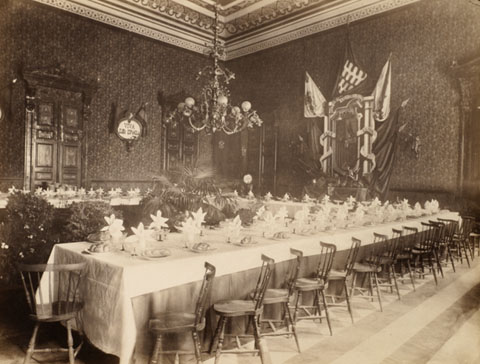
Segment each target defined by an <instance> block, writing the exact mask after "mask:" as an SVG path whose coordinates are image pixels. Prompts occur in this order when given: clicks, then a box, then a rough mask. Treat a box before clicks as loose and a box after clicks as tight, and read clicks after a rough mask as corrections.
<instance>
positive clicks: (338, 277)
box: [327, 238, 361, 324]
mask: <svg viewBox="0 0 480 364" xmlns="http://www.w3.org/2000/svg"><path fill="white" fill-rule="evenodd" d="M360 245H361V241H360V240H359V239H357V238H352V246H351V247H350V250H349V251H348V256H347V260H346V261H345V265H344V267H343V270H336V269H331V270H330V274H329V275H328V283H329V284H330V282H339V284H341V290H342V291H341V292H340V295H327V297H330V298H331V299H332V302H331V303H328V306H330V307H335V306H343V305H344V303H343V302H338V301H337V299H339V298H340V299H341V298H343V297H342V292H344V294H345V303H346V305H347V309H348V313H349V314H350V319H351V320H352V324H353V323H354V321H353V311H352V307H351V304H350V297H349V294H348V286H347V279H348V277H350V276H351V275H352V272H353V266H354V264H355V262H356V260H357V256H358V251H359V250H360Z"/></svg>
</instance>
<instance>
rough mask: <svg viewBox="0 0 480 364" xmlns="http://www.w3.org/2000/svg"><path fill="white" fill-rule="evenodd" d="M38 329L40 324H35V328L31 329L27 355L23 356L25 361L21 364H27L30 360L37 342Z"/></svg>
mask: <svg viewBox="0 0 480 364" xmlns="http://www.w3.org/2000/svg"><path fill="white" fill-rule="evenodd" d="M39 327H40V322H36V323H35V327H34V328H33V333H32V337H31V338H30V341H29V343H28V349H27V355H25V359H24V360H23V364H27V363H28V362H29V361H30V359H31V358H32V355H33V352H34V350H35V341H36V340H37V334H38V329H39Z"/></svg>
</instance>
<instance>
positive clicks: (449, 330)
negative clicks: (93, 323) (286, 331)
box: [0, 257, 480, 364]
mask: <svg viewBox="0 0 480 364" xmlns="http://www.w3.org/2000/svg"><path fill="white" fill-rule="evenodd" d="M417 283H418V287H417V290H416V292H413V291H412V289H411V286H410V284H409V282H408V280H406V281H405V283H404V284H402V285H401V294H402V299H401V300H398V299H397V297H396V295H394V294H392V293H390V292H387V291H384V292H383V298H384V301H385V304H384V311H383V312H380V311H379V309H378V303H377V302H370V301H369V300H366V299H365V298H356V299H355V300H354V301H353V307H354V315H355V324H354V325H352V324H351V322H350V318H349V315H348V313H347V312H346V310H345V309H343V308H332V309H331V310H330V312H331V318H332V326H333V331H334V334H333V336H332V337H331V336H330V335H329V334H328V328H327V325H326V322H325V321H324V322H323V323H322V324H320V323H318V322H316V323H311V322H306V321H302V322H300V323H299V325H298V333H299V337H300V345H301V347H302V353H301V354H299V353H298V352H297V351H296V347H295V343H294V340H293V339H288V338H282V337H276V338H270V337H269V338H268V339H267V343H268V347H269V350H270V355H271V358H272V362H273V364H280V363H282V364H283V363H285V364H295V363H311V364H314V363H315V364H319V363H332V364H343V363H345V364H352V363H368V364H373V363H387V364H400V363H410V364H411V363H415V364H416V363H428V364H440V363H445V364H455V363H458V364H460V363H462V364H467V363H480V258H478V257H476V259H475V260H474V261H473V264H472V267H471V268H468V267H467V266H466V264H463V265H458V267H457V272H456V273H453V271H451V269H447V270H446V272H445V278H443V279H442V278H440V279H439V284H438V286H435V284H434V282H433V279H431V278H427V279H425V280H419V281H418V282H417ZM12 300H13V299H12V298H8V297H6V296H5V295H4V296H3V297H1V298H0V306H1V307H0V309H1V316H0V364H14V363H15V364H17V363H22V362H23V357H24V350H25V346H26V344H27V342H28V337H29V335H30V332H29V330H30V327H31V326H30V324H29V323H28V321H26V320H24V319H23V318H20V317H15V312H16V308H15V307H14V306H16V305H17V302H16V301H14V300H13V301H14V302H12ZM46 331H47V332H46V333H45V336H46V339H45V340H47V341H55V340H57V339H58V338H61V337H63V331H62V329H60V330H57V329H55V328H54V327H51V328H47V329H46ZM40 359H42V361H41V362H48V363H52V362H55V361H54V360H53V358H40ZM138 359H139V360H138V361H137V363H138V362H143V361H144V360H146V359H147V358H138ZM205 359H206V360H205V362H206V363H213V358H210V359H208V358H205ZM45 360H46V361H45ZM185 361H186V362H190V360H185ZM59 362H61V361H59ZM117 362H118V360H117V359H116V358H115V357H112V356H108V355H105V354H103V353H101V352H99V351H97V350H95V349H94V348H92V347H90V346H87V347H85V348H84V349H82V351H81V353H80V356H79V358H78V360H77V363H79V364H82V363H85V364H110V363H112V364H114V363H117ZM221 363H222V364H234V363H239V364H250V363H252V364H253V363H260V358H259V357H258V356H257V357H253V356H248V355H245V356H234V355H222V358H221Z"/></svg>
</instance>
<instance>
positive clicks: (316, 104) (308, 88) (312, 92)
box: [304, 72, 327, 118]
mask: <svg viewBox="0 0 480 364" xmlns="http://www.w3.org/2000/svg"><path fill="white" fill-rule="evenodd" d="M326 102H327V100H326V99H325V97H324V96H323V95H322V92H321V91H320V90H319V88H318V87H317V85H316V84H315V82H313V80H312V78H311V77H310V75H309V74H308V72H305V105H304V106H305V107H304V116H305V117H306V118H315V117H321V116H325V103H326Z"/></svg>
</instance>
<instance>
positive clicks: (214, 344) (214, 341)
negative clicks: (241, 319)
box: [208, 316, 223, 354]
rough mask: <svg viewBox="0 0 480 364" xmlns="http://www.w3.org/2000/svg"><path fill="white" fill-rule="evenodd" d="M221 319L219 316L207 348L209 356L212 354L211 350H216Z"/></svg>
mask: <svg viewBox="0 0 480 364" xmlns="http://www.w3.org/2000/svg"><path fill="white" fill-rule="evenodd" d="M222 317H223V316H220V318H219V319H218V322H217V327H216V328H215V333H214V334H213V337H212V341H210V347H209V348H208V352H209V353H210V354H212V353H213V350H214V349H216V347H217V344H218V343H217V341H218V336H219V335H220V329H221V325H220V324H221V322H222Z"/></svg>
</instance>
